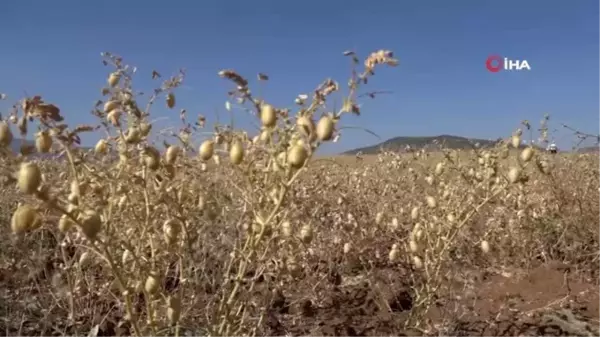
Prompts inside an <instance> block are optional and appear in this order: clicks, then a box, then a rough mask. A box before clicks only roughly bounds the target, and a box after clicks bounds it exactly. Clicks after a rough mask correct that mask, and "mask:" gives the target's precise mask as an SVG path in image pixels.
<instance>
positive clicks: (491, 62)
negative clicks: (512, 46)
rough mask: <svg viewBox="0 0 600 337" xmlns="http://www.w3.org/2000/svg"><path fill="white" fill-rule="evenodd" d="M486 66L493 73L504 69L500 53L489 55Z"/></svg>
mask: <svg viewBox="0 0 600 337" xmlns="http://www.w3.org/2000/svg"><path fill="white" fill-rule="evenodd" d="M494 63H495V65H494ZM485 67H486V68H487V70H489V71H490V72H492V73H497V72H499V71H500V69H502V57H501V56H500V55H491V56H489V57H488V58H487V60H486V61H485Z"/></svg>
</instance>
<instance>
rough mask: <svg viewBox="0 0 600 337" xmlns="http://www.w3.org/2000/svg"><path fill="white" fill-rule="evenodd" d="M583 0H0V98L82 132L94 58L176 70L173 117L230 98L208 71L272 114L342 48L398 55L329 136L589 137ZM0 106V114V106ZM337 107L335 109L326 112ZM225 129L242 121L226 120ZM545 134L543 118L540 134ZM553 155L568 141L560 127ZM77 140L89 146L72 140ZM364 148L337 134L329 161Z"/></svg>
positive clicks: (334, 71)
mask: <svg viewBox="0 0 600 337" xmlns="http://www.w3.org/2000/svg"><path fill="white" fill-rule="evenodd" d="M598 12H599V9H598V1H597V0H527V1H524V0H505V1H487V0H455V1H448V0H436V1H434V0H402V1H400V0H395V1H394V0H388V1H356V0H344V1H342V0H339V1H324V0H321V1H315V0H304V1H282V0H279V1H276V0H271V1H260V0H257V1H224V0H221V1H218V0H217V1H208V0H203V1H200V0H196V1H191V0H189V1H154V0H146V1H114V0H111V1H108V0H103V1H81V0H79V1H74V0H68V1H59V0H56V1H32V0H5V1H3V2H2V5H1V9H0V32H1V34H0V36H1V43H2V49H1V52H0V92H4V93H6V94H8V95H9V101H8V102H13V101H15V100H16V99H20V98H22V97H23V95H24V92H27V93H28V94H29V95H34V94H40V95H42V96H43V97H44V98H45V99H46V100H48V101H51V102H53V103H56V104H57V105H59V106H60V107H61V109H62V110H63V113H64V115H65V116H66V117H67V119H68V120H69V121H71V123H90V122H93V121H94V120H93V118H92V116H91V115H90V114H89V111H90V110H91V107H92V106H93V103H94V102H95V101H96V100H97V99H100V98H101V96H100V88H101V87H102V86H103V85H104V84H105V83H106V82H105V81H106V75H107V73H108V69H107V68H106V67H104V66H102V64H101V62H100V60H101V58H100V52H102V51H110V52H113V53H116V54H119V55H121V56H122V57H124V59H125V61H126V62H127V63H130V64H132V65H135V66H137V67H138V74H137V81H138V82H137V88H138V89H141V90H144V91H147V92H149V91H150V89H151V88H152V84H153V81H151V80H150V74H151V71H152V70H153V69H156V70H158V71H159V72H160V73H161V74H163V75H171V74H175V72H176V71H177V69H178V68H180V67H183V68H186V69H187V78H186V81H185V86H184V87H183V88H181V89H179V91H178V94H177V102H178V107H180V108H186V109H187V110H188V111H189V114H191V115H193V114H195V113H203V114H204V115H205V116H206V117H207V118H208V122H209V123H210V122H213V121H214V120H215V111H217V110H218V111H221V116H222V117H221V118H222V120H225V119H226V118H228V117H227V114H225V108H224V102H225V100H226V98H227V97H226V92H227V90H229V89H230V88H231V85H230V83H229V82H228V81H225V80H223V79H221V78H219V77H218V76H217V72H218V71H219V70H221V69H225V68H233V69H235V70H236V71H238V72H239V73H241V74H242V75H244V76H246V77H247V78H248V79H250V80H251V83H252V84H255V82H256V80H255V79H256V74H257V73H258V72H263V73H266V74H268V75H269V76H270V81H269V82H267V83H266V84H264V85H262V86H253V88H254V89H253V91H254V92H261V93H262V94H263V95H264V96H265V97H266V98H267V99H268V100H270V101H271V102H272V103H274V104H276V105H278V106H279V107H293V100H294V98H295V97H296V95H297V94H299V93H310V92H311V91H312V90H313V89H314V88H315V87H316V86H317V85H318V84H319V83H320V82H321V81H323V80H324V79H325V78H327V77H332V78H333V79H335V80H337V81H339V83H340V84H342V86H344V85H345V84H346V83H347V79H348V75H349V64H348V60H347V59H346V58H344V57H343V56H342V52H343V51H344V50H347V49H354V50H356V51H357V52H358V53H359V54H360V55H361V56H366V55H367V54H368V53H370V52H372V51H375V50H377V49H389V50H392V51H394V52H395V56H397V57H398V58H399V59H400V65H399V66H398V67H396V68H388V69H381V70H379V71H378V72H377V74H376V76H375V77H374V78H373V79H372V81H371V82H369V86H368V87H367V88H369V89H370V90H390V91H392V92H393V93H392V94H388V95H382V96H379V97H378V98H377V99H375V100H370V99H367V100H365V101H364V104H363V106H362V109H363V113H362V116H361V117H355V116H348V118H346V119H345V120H343V122H342V124H343V125H345V126H357V125H360V126H362V127H365V128H368V129H370V130H372V131H374V132H376V133H377V134H379V135H380V136H381V138H382V139H381V140H385V139H387V138H391V137H395V136H420V135H439V134H453V135H460V136H466V137H478V138H497V137H500V136H508V135H510V133H511V132H512V130H514V129H515V128H516V127H518V125H519V122H520V120H522V119H529V120H531V121H532V122H534V123H536V124H537V122H538V121H539V119H540V118H541V117H542V116H543V114H544V113H545V112H548V113H550V114H551V116H552V118H553V121H554V122H555V123H557V122H563V123H568V124H570V125H572V126H574V127H577V128H580V129H582V131H587V132H598V128H599V99H598V95H599V87H598V81H599V79H598V76H599V68H598V66H599V58H598V50H599V36H598V28H599V22H598ZM494 53H496V54H501V55H502V56H506V57H508V58H511V59H521V60H523V59H525V60H527V61H528V62H529V64H530V65H531V68H532V69H531V71H529V72H527V71H522V72H501V73H496V74H493V73H490V72H488V71H487V70H486V68H485V60H486V58H487V57H488V55H490V54H494ZM8 102H4V103H0V112H4V113H5V112H6V111H7V110H8V108H9V103H8ZM163 102H164V101H161V102H160V103H161V104H159V106H157V108H156V109H155V110H154V112H155V114H154V115H155V116H157V117H165V116H167V117H169V118H170V120H169V121H162V122H161V123H162V125H161V126H164V125H167V124H169V125H177V123H178V113H177V112H178V110H177V111H169V110H167V109H166V108H165V107H164V103H163ZM338 106H339V102H338ZM235 118H236V120H237V121H238V122H237V123H238V125H241V126H246V127H248V128H250V130H252V128H253V127H252V124H251V122H250V121H251V118H249V117H248V116H243V112H241V111H239V112H236V117H235ZM555 125H557V124H555ZM556 138H557V141H558V144H559V146H562V147H564V146H570V145H571V139H572V138H571V137H569V136H568V135H567V134H566V133H565V132H561V133H559V134H557V135H556ZM84 141H86V142H87V143H88V144H92V142H94V141H95V139H94V138H85V139H84ZM379 141H380V140H378V139H377V138H375V137H373V136H372V135H369V134H368V133H366V132H363V131H359V130H344V133H343V137H342V140H341V141H340V143H338V144H330V145H328V146H327V148H326V151H327V152H338V151H343V150H347V149H351V148H355V147H358V146H363V145H372V144H375V143H378V142H379Z"/></svg>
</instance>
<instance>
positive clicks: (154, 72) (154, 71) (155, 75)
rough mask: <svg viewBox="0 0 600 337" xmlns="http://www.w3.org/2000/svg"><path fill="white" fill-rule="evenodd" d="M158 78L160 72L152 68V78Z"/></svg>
mask: <svg viewBox="0 0 600 337" xmlns="http://www.w3.org/2000/svg"><path fill="white" fill-rule="evenodd" d="M157 78H160V74H159V73H158V72H157V71H156V70H152V79H153V80H154V79H157Z"/></svg>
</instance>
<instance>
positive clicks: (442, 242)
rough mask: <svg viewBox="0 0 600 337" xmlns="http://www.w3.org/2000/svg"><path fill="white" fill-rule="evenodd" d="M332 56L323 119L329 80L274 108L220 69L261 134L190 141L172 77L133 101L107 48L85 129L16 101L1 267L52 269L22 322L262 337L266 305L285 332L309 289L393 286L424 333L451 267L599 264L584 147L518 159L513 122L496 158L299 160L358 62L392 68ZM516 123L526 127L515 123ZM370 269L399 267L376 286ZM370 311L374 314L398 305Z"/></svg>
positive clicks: (54, 109) (195, 127)
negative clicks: (155, 112)
mask: <svg viewBox="0 0 600 337" xmlns="http://www.w3.org/2000/svg"><path fill="white" fill-rule="evenodd" d="M344 55H345V56H346V57H348V58H350V60H351V63H352V65H353V70H352V74H351V77H350V79H349V81H348V88H347V90H345V91H346V93H345V95H344V98H343V104H342V107H341V109H339V110H338V111H332V110H331V109H330V108H328V102H329V100H330V97H331V95H333V94H334V93H340V92H341V91H342V90H341V88H340V86H339V84H338V82H336V81H334V80H333V79H326V80H325V81H323V82H322V83H321V84H320V85H318V86H317V88H316V89H315V90H314V91H313V93H312V96H311V97H309V96H308V95H299V96H298V97H297V98H296V99H295V101H294V104H295V108H294V109H290V108H282V107H277V106H275V105H273V104H270V103H268V102H267V101H265V100H264V99H262V98H258V97H256V96H255V95H254V94H253V93H252V91H251V90H250V87H249V82H248V80H247V79H246V78H244V77H243V76H242V75H240V74H238V73H236V72H235V71H234V70H231V69H226V70H222V71H220V72H219V73H218V76H220V77H221V78H223V79H225V80H228V81H230V82H232V90H231V91H230V92H229V93H228V95H229V97H228V101H227V103H226V108H227V109H228V110H231V109H232V107H233V106H238V107H241V108H242V109H241V110H247V111H249V112H251V113H252V114H253V115H254V116H255V118H256V120H257V122H258V123H259V124H260V131H259V132H258V133H257V134H255V135H249V134H248V132H247V131H245V130H241V129H239V130H238V129H234V128H232V127H231V126H230V125H221V124H219V123H214V125H213V128H212V129H211V131H207V130H208V129H207V127H206V123H207V122H209V121H207V120H206V118H205V117H203V116H198V117H197V120H196V121H195V122H194V123H190V122H188V119H187V118H188V117H187V113H186V111H185V109H184V108H183V107H180V106H179V103H178V101H177V98H176V97H177V96H176V90H177V89H178V87H179V86H180V85H181V84H182V83H183V81H184V79H185V72H183V71H180V72H179V73H177V74H176V75H175V76H173V77H171V78H168V79H167V80H165V81H163V82H162V83H161V84H160V86H159V87H158V88H156V89H155V90H154V91H153V93H152V95H151V97H150V98H149V99H148V100H147V102H146V103H145V104H142V103H141V102H140V96H139V95H138V94H137V92H136V91H135V89H134V86H133V79H134V77H135V73H136V69H135V68H134V67H131V66H129V65H126V64H125V63H124V62H123V60H122V59H121V58H120V57H119V56H116V55H114V54H111V53H103V55H102V56H103V62H104V64H105V65H106V66H108V67H110V72H109V73H108V78H107V80H106V85H105V87H104V88H102V90H101V94H102V98H101V99H100V100H99V101H98V102H97V104H96V105H95V107H94V109H93V115H94V116H95V118H97V120H98V123H97V125H77V126H74V125H69V124H68V123H67V121H65V120H64V118H63V116H62V115H61V113H60V109H59V108H58V106H56V105H54V104H52V103H48V102H47V101H46V98H42V97H41V96H35V97H26V98H24V99H22V100H21V101H19V102H17V103H16V104H15V105H14V106H13V107H12V110H11V111H10V113H9V114H8V116H4V115H3V116H2V120H1V121H0V146H1V149H0V151H2V155H3V160H2V161H1V170H2V171H1V172H2V177H3V180H2V183H3V184H4V188H5V189H8V190H10V191H11V192H9V193H13V192H12V190H13V189H14V191H15V192H14V193H17V197H16V200H17V202H14V203H12V204H11V206H10V207H11V209H10V214H11V219H10V221H9V222H8V223H10V230H11V231H12V237H13V240H12V241H11V243H10V247H8V248H7V250H6V252H3V254H7V256H8V255H10V254H13V255H12V256H13V258H12V262H11V263H12V264H13V266H17V265H21V263H26V264H30V263H29V262H28V261H30V262H31V259H32V256H28V254H27V253H26V252H27V251H28V250H30V251H31V252H32V253H33V250H34V248H33V247H35V245H34V244H33V243H35V242H37V244H38V245H39V247H42V246H43V249H45V254H46V255H45V256H46V259H47V262H48V264H47V268H45V269H44V270H45V273H47V274H48V275H50V276H48V275H46V276H36V277H35V279H36V280H37V282H38V283H39V282H40V281H39V280H41V279H49V280H51V282H49V283H48V284H46V286H47V287H46V288H44V289H49V292H47V293H40V294H38V295H36V296H39V298H40V300H43V301H47V303H52V305H51V306H50V307H48V308H46V309H45V311H40V312H46V314H47V315H52V316H54V317H61V318H60V321H61V322H62V323H60V324H58V323H57V324H58V326H60V327H59V328H57V327H53V328H52V329H54V330H48V329H49V328H48V327H47V326H46V325H44V324H47V323H45V321H44V320H43V319H41V318H40V319H39V322H38V323H35V324H34V325H32V327H31V329H33V330H36V331H53V332H52V333H59V334H83V333H88V332H89V333H90V334H98V333H99V331H100V330H102V331H105V330H106V331H111V333H112V334H117V331H120V334H131V335H137V336H142V335H177V336H178V335H181V334H202V335H213V336H214V335H218V336H224V335H264V334H271V332H269V331H271V330H268V329H267V328H266V327H272V326H274V324H273V310H274V309H273V308H274V307H275V306H276V303H278V301H277V299H279V298H282V297H286V296H287V297H294V296H296V297H297V298H303V300H302V301H300V300H299V301H298V303H300V304H301V305H300V304H299V306H300V308H301V309H300V311H299V313H297V314H290V315H291V316H290V317H292V318H290V320H292V322H295V321H296V320H298V319H301V318H299V317H304V316H306V317H311V316H310V314H309V312H310V310H309V309H310V308H313V309H311V310H317V309H314V308H323V307H324V306H325V304H323V303H319V301H320V300H322V299H323V298H324V297H325V295H323V294H324V293H326V292H334V291H335V292H339V291H340V288H343V287H348V286H350V285H351V284H352V285H356V284H362V283H364V284H365V285H366V287H367V288H369V289H370V291H372V292H373V293H375V294H381V293H382V290H381V289H382V288H386V287H387V288H390V289H391V288H392V287H393V286H396V285H398V284H401V285H402V286H404V287H405V288H406V289H407V293H408V294H409V296H410V298H411V300H410V307H409V308H403V309H401V311H403V312H407V315H406V316H404V319H403V321H402V322H401V325H402V328H405V329H419V330H420V331H422V332H426V333H427V332H431V331H433V330H431V329H432V325H431V324H428V319H427V317H428V316H427V315H428V314H430V313H431V311H432V310H433V309H432V308H433V307H434V306H435V304H436V303H437V302H436V301H438V299H439V298H440V297H441V296H444V295H447V294H449V293H451V292H453V291H456V289H454V288H452V286H451V285H450V284H449V282H448V279H449V278H451V277H452V276H453V275H454V276H455V275H457V274H458V273H459V271H458V270H457V268H456V267H457V266H469V267H470V268H472V269H475V270H477V269H483V268H491V267H494V266H495V267H498V268H500V266H501V265H507V264H509V263H510V261H515V260H516V261H517V263H518V264H519V265H520V266H521V267H523V266H525V267H526V266H528V265H529V264H532V263H533V262H532V261H536V259H540V258H541V259H557V258H562V259H570V258H574V257H575V256H586V258H585V261H587V263H590V264H593V263H597V258H598V256H597V254H596V253H597V247H598V227H597V218H598V209H597V206H598V193H597V191H598V167H597V165H596V164H597V160H596V159H595V157H594V156H593V155H572V156H571V157H569V158H566V157H556V158H555V157H550V156H549V155H547V154H546V153H545V152H543V151H541V150H540V149H538V148H536V147H534V146H526V147H524V148H523V147H522V146H521V144H522V139H523V131H522V130H521V129H517V130H516V131H515V132H514V134H512V135H510V136H509V137H507V139H505V140H503V141H502V142H499V143H498V144H497V145H496V146H495V147H486V148H484V147H481V146H478V145H476V144H475V145H473V148H472V149H471V150H452V149H448V148H445V147H444V146H443V145H442V144H438V146H437V148H435V149H433V150H432V149H429V150H425V149H418V150H414V151H409V152H407V153H399V152H395V151H381V152H380V153H379V154H377V155H374V156H372V157H371V158H370V159H368V160H367V159H363V158H362V157H357V158H356V159H353V158H345V159H342V160H336V159H328V158H318V157H316V155H315V153H316V151H317V150H318V149H319V147H320V146H321V145H322V144H323V143H326V142H333V141H336V140H337V139H338V138H339V137H340V135H341V133H340V130H341V129H342V127H341V123H342V121H343V119H344V117H345V115H347V114H354V115H360V114H361V110H360V108H359V104H358V102H357V100H358V98H359V97H361V94H360V92H359V91H360V90H361V89H362V88H363V87H364V86H366V85H367V83H368V80H369V79H370V78H371V77H372V76H373V75H374V74H375V69H376V68H380V67H384V66H396V65H398V60H397V59H395V58H394V55H393V53H392V52H390V51H387V50H379V51H376V52H374V53H372V54H370V55H368V57H367V58H366V59H365V61H364V62H363V63H362V64H361V63H360V61H359V58H358V57H357V55H355V53H353V52H346V53H344ZM359 68H361V70H360V71H359V70H358V69H359ZM152 75H153V76H152V77H153V78H154V79H156V80H158V79H159V78H161V76H160V75H159V74H158V73H157V72H155V71H154V72H153V74H152ZM267 79H268V77H267V76H266V75H264V74H259V80H261V81H265V80H267ZM155 104H164V106H166V107H167V108H168V109H170V110H172V111H175V110H176V109H180V113H179V116H180V118H181V120H182V122H183V125H184V126H183V127H182V128H180V129H179V130H178V132H173V131H170V132H167V131H164V132H161V135H163V136H165V137H167V138H168V139H169V140H168V141H165V144H164V145H165V147H164V149H161V148H159V147H157V146H156V145H154V142H153V140H152V137H153V133H152V127H153V120H152V119H151V116H152V114H151V109H152V107H153V106H154V105H155ZM548 120H549V117H548V116H546V117H545V118H544V119H543V120H542V128H541V129H540V130H541V137H542V139H545V138H546V137H547V134H546V131H547V128H545V125H546V123H547V121H548ZM522 127H524V128H526V129H527V130H531V126H530V125H529V123H528V122H526V123H523V126H522ZM36 128H37V130H35V132H33V131H34V129H36ZM15 132H18V134H19V135H20V136H21V137H24V136H27V135H28V134H30V133H32V132H33V134H34V143H33V145H23V146H22V147H21V148H20V151H19V152H18V153H13V151H12V150H11V146H12V145H13V143H14V141H15V139H16V137H15V136H14V133H15ZM89 132H96V133H98V134H102V139H100V140H99V141H98V142H97V143H96V144H95V146H93V147H92V148H90V149H86V148H84V147H82V146H81V145H80V143H81V140H80V135H81V134H83V133H89ZM198 137H201V139H200V140H199V141H198V142H196V141H195V139H198ZM44 155H45V156H48V155H52V156H57V157H56V158H59V159H58V160H47V159H45V158H46V157H44ZM358 160H361V164H360V165H356V164H355V161H358ZM362 160H364V161H365V162H362ZM570 170H575V171H576V172H579V175H578V176H577V177H576V176H575V174H573V173H569V172H570ZM559 177H561V178H559ZM574 179H575V180H576V179H583V180H585V183H582V182H581V181H575V180H574ZM593 189H595V191H591V190H593ZM581 224H586V225H581ZM587 224H593V225H591V226H590V225H587ZM36 240H37V241H36ZM28 247H29V248H28ZM574 247H577V248H574ZM40 249H42V248H40ZM24 252H25V253H24ZM594 254H596V255H594ZM15 256H16V257H17V258H15ZM515 256H517V258H515ZM28 259H29V260H28ZM582 263H583V262H582ZM465 268H466V267H465ZM459 269H460V268H459ZM377 270H383V271H390V272H391V271H394V272H400V271H404V272H405V274H403V276H402V277H396V278H392V277H389V275H388V276H387V278H386V276H382V275H378V274H377V273H378V272H377ZM377 275H378V276H377ZM376 279H378V280H380V281H376ZM383 279H385V282H384V286H382V285H381V283H380V282H383V281H381V280H383ZM378 282H379V283H378ZM386 282H387V283H386ZM299 289H304V292H305V293H299V292H298V291H299ZM381 301H383V302H385V301H384V300H382V298H378V299H377V300H376V301H375V302H377V303H383V302H381ZM302 303H304V304H302ZM306 303H308V304H306ZM386 303H387V304H385V305H383V304H382V305H381V307H380V308H383V309H378V310H384V311H385V310H391V311H394V310H400V309H393V308H392V307H394V308H395V306H394V305H393V303H392V304H390V303H391V302H386ZM394 303H395V302H394ZM293 305H295V304H293ZM293 305H292V304H289V303H288V304H287V306H293ZM294 315H296V316H294ZM303 315H304V316H303ZM290 324H292V325H293V324H294V323H290ZM44 329H46V330H44ZM90 331H91V332H90ZM308 333H309V332H306V333H305V334H308Z"/></svg>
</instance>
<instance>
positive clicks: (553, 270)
mask: <svg viewBox="0 0 600 337" xmlns="http://www.w3.org/2000/svg"><path fill="white" fill-rule="evenodd" d="M471 274H472V275H474V276H473V277H472V278H471V280H470V281H469V282H468V283H471V285H470V286H469V287H466V288H465V287H463V289H462V290H461V291H460V292H458V291H455V292H454V295H453V296H449V297H448V298H443V299H439V300H438V301H437V303H436V306H435V307H434V308H432V310H431V311H430V313H429V314H428V315H427V317H425V319H424V323H425V324H424V325H423V328H422V329H421V330H412V331H407V330H405V329H404V328H403V324H404V322H405V321H406V319H407V317H408V309H410V307H411V305H412V299H411V295H410V290H409V289H408V288H407V287H406V286H404V285H403V284H402V282H400V280H402V279H406V278H407V276H406V274H403V273H401V272H399V271H398V270H397V269H396V270H392V269H385V268H381V269H378V272H373V273H371V275H369V276H365V277H361V276H348V277H340V276H338V277H337V281H335V280H333V281H332V280H331V279H329V280H328V282H330V283H332V286H331V289H330V291H328V292H323V293H319V294H317V295H316V296H315V297H314V298H307V296H304V295H305V294H306V292H304V293H303V292H301V291H298V293H297V294H283V293H280V292H276V294H275V295H276V296H275V297H273V300H272V305H271V306H270V308H271V309H270V310H269V312H268V314H267V319H266V325H267V327H268V328H267V329H266V331H265V333H266V334H269V335H294V336H296V335H321V336H339V335H344V336H363V335H366V336H375V335H378V336H382V335H395V336H398V335H400V336H402V335H404V336H411V335H439V334H443V335H468V336H479V335H481V336H484V335H485V336H515V335H556V336H560V335H582V336H594V335H598V329H597V326H598V322H599V321H598V319H599V312H598V311H599V308H598V301H599V297H598V294H599V289H598V285H597V283H596V282H595V281H593V280H591V279H584V278H583V277H582V276H580V275H574V274H573V271H572V270H570V268H569V266H567V265H564V264H559V263H548V264H545V265H542V266H540V267H538V268H536V269H534V270H532V271H530V272H524V271H518V270H514V271H512V272H510V273H509V272H503V273H489V272H486V273H471ZM463 284H464V282H463ZM300 288H304V287H299V289H300Z"/></svg>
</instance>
